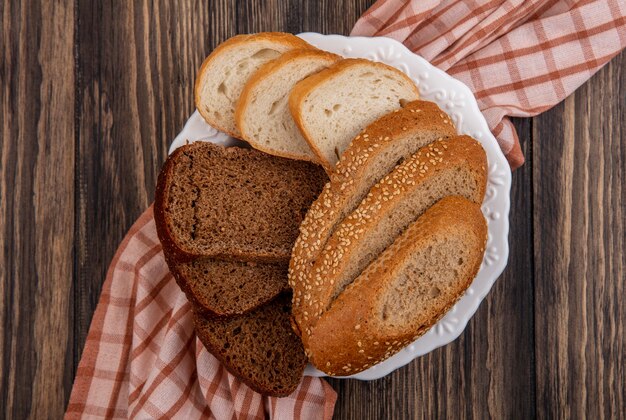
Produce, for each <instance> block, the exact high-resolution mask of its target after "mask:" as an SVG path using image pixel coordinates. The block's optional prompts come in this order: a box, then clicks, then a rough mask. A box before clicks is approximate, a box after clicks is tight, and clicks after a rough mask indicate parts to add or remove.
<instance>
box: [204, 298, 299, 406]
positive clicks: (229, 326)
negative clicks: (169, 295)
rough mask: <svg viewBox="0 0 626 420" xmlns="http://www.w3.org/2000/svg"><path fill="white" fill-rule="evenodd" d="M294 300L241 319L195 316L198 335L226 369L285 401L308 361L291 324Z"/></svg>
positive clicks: (279, 301)
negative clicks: (290, 309)
mask: <svg viewBox="0 0 626 420" xmlns="http://www.w3.org/2000/svg"><path fill="white" fill-rule="evenodd" d="M289 301H290V296H289V295H288V294H283V295H281V296H279V297H278V298H276V299H275V300H273V301H272V302H270V303H268V304H266V305H264V306H261V307H260V308H258V309H255V310H253V311H251V312H248V313H246V314H244V315H241V316H236V317H228V318H207V317H204V316H202V315H201V314H199V313H197V312H194V325H195V329H196V334H197V336H198V338H199V339H200V341H202V343H203V344H204V346H205V347H206V348H207V350H208V351H209V352H210V353H212V354H213V355H214V356H215V357H217V358H218V359H219V360H220V361H221V362H222V364H223V365H224V366H225V367H226V369H227V370H228V371H229V372H230V373H232V374H233V375H235V376H236V377H238V378H239V379H241V380H242V381H243V382H245V383H246V384H248V385H249V386H250V387H251V388H252V389H254V390H255V391H257V392H260V393H261V394H264V395H271V396H275V397H284V396H287V395H289V394H291V393H292V392H293V391H294V390H295V389H296V387H297V386H298V384H299V383H300V380H301V379H302V374H303V372H304V367H305V366H306V363H307V359H306V356H305V354H304V349H303V347H302V343H301V342H300V339H299V338H298V336H297V335H295V334H294V332H293V330H292V329H291V326H290V324H289V306H290V303H289Z"/></svg>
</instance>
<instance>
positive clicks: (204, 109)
mask: <svg viewBox="0 0 626 420" xmlns="http://www.w3.org/2000/svg"><path fill="white" fill-rule="evenodd" d="M303 48H313V47H312V46H311V45H309V44H308V43H306V42H305V41H303V40H302V39H300V38H298V37H297V36H294V35H291V34H286V33H282V32H263V33H258V34H252V35H237V36H234V37H232V38H230V39H229V40H227V41H225V42H223V43H222V44H220V45H219V46H218V47H217V48H215V49H214V50H213V52H212V53H211V54H210V55H209V56H208V57H207V58H206V60H204V63H202V67H201V68H200V71H199V72H198V76H197V79H196V84H195V89H194V95H195V101H196V108H198V111H199V112H200V115H202V116H203V117H204V119H205V120H206V122H207V123H209V124H210V125H211V126H213V127H215V128H217V129H218V130H221V131H224V132H225V133H228V134H229V135H231V136H233V137H240V135H241V133H239V130H238V129H237V126H236V124H235V105H236V104H237V100H239V95H240V94H241V90H242V89H243V86H244V85H245V84H246V82H247V81H248V78H249V77H250V75H252V73H254V72H255V71H256V70H258V69H259V67H261V66H262V65H263V64H265V63H267V62H268V61H270V60H273V59H275V58H277V57H278V56H280V55H281V54H282V53H284V52H287V51H290V50H294V49H303Z"/></svg>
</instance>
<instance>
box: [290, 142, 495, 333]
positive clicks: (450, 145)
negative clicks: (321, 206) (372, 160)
mask: <svg viewBox="0 0 626 420" xmlns="http://www.w3.org/2000/svg"><path fill="white" fill-rule="evenodd" d="M486 168H487V157H486V155H485V152H484V150H483V148H482V146H481V145H480V143H478V142H477V141H476V140H474V139H473V138H471V137H469V136H459V137H452V138H450V139H449V140H439V141H436V142H434V143H430V144H429V145H427V146H424V147H423V148H421V149H420V150H419V151H418V152H417V153H415V154H414V155H412V156H411V157H409V158H407V159H406V160H405V161H404V162H402V163H401V164H400V165H398V166H396V168H395V169H394V170H393V171H392V172H390V173H389V174H388V175H387V176H385V177H384V178H383V179H382V180H381V181H380V182H379V183H378V184H376V185H375V186H373V187H372V189H371V190H370V192H369V193H368V194H367V196H366V197H365V199H363V201H362V202H361V203H360V205H359V206H358V207H357V209H356V210H354V211H353V212H352V213H351V214H350V215H348V216H347V217H346V218H345V219H344V220H343V221H342V222H341V223H340V224H339V225H338V227H337V228H336V229H335V231H334V232H333V234H332V236H331V237H330V239H329V240H328V242H327V243H326V246H325V247H324V251H323V252H322V253H321V254H320V256H319V258H318V259H317V260H316V261H315V264H314V265H313V267H312V268H311V269H310V270H308V275H307V276H306V277H305V279H306V280H305V281H306V283H307V285H310V286H312V288H310V289H308V291H307V293H305V294H304V295H303V296H300V295H298V299H295V300H294V302H297V303H296V304H295V305H294V306H298V309H297V310H295V311H294V320H295V322H296V324H297V325H298V329H299V331H301V332H302V339H303V341H304V343H305V344H306V343H307V340H308V338H309V334H310V332H311V329H312V328H314V326H315V323H316V322H317V320H318V319H319V317H320V316H323V313H324V312H325V311H326V310H327V309H328V307H329V306H330V305H331V302H332V300H333V299H334V298H335V296H337V295H338V294H339V293H340V292H341V291H342V290H343V288H345V287H346V279H348V281H352V280H354V279H355V278H356V277H357V276H358V274H359V272H357V271H356V270H355V268H356V267H358V266H361V267H366V266H367V265H368V263H369V262H371V261H372V260H373V259H374V258H375V257H376V255H377V254H378V252H382V250H384V248H386V245H387V244H384V246H383V247H380V245H381V244H380V243H381V242H382V241H383V240H384V239H383V238H382V237H381V238H378V239H376V238H370V236H373V234H372V232H374V231H375V230H376V229H379V230H380V229H381V227H382V226H385V223H386V221H387V219H388V218H391V217H395V218H396V220H398V219H399V217H400V216H398V215H397V209H398V208H399V207H400V206H402V204H403V203H404V202H405V201H406V200H407V198H408V197H412V196H413V195H414V194H423V195H426V194H430V195H431V197H430V198H425V199H424V200H425V201H424V204H425V205H426V207H425V208H423V209H422V208H412V210H411V211H412V212H414V213H415V214H414V215H412V216H411V218H410V219H409V218H407V219H406V220H405V222H406V223H407V224H409V223H412V222H413V221H414V220H415V218H417V217H419V215H420V213H421V212H422V211H425V210H426V209H427V208H428V207H430V206H431V205H433V204H434V203H435V202H436V201H438V200H440V199H442V198H444V197H445V196H447V195H450V194H451V191H439V192H438V193H435V192H433V191H432V190H425V189H426V188H428V186H429V185H430V184H431V183H433V182H436V181H437V179H438V178H440V177H441V176H442V174H444V173H446V172H447V173H448V174H450V173H454V174H456V173H457V171H460V172H459V173H460V174H463V175H467V181H466V182H462V183H461V182H459V185H463V186H465V187H466V188H470V187H472V186H474V185H475V188H470V190H471V193H468V194H469V196H466V197H465V198H467V199H469V200H471V201H472V202H474V203H476V204H481V203H482V201H483V198H484V195H485V188H486V185H487V169H486ZM453 171H454V172H453ZM470 184H472V185H470ZM422 191H423V192H422ZM427 191H430V192H427ZM457 193H459V192H458V191H457ZM441 194H444V195H441ZM413 217H414V218H413ZM396 223H400V222H396ZM406 226H407V225H404V226H400V228H402V230H404V229H405V228H406ZM385 229H387V230H388V231H389V232H393V230H392V229H390V227H389V226H387V227H386V228H385ZM398 234H401V231H400V232H399V233H398ZM368 235H369V236H368ZM394 235H395V232H394ZM390 239H391V240H393V239H395V238H393V237H392V238H390ZM361 241H378V242H379V243H376V244H373V245H372V246H371V247H374V248H376V247H379V249H380V251H376V252H374V254H375V255H372V256H371V257H370V259H369V260H367V259H364V260H363V261H361V262H360V263H358V264H357V260H358V259H359V258H366V256H363V255H361V256H359V255H358V252H360V251H359V249H360V248H359V246H360V245H364V246H365V245H367V244H366V243H361ZM389 244H390V243H389ZM358 270H361V268H358ZM305 314H306V315H305Z"/></svg>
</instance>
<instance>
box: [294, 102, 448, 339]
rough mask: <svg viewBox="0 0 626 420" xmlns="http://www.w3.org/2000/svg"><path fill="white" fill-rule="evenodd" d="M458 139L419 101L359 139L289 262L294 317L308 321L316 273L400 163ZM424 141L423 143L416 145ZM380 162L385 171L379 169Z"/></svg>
mask: <svg viewBox="0 0 626 420" xmlns="http://www.w3.org/2000/svg"><path fill="white" fill-rule="evenodd" d="M455 135H456V129H455V127H454V125H453V124H452V121H451V120H450V118H449V117H448V116H447V115H446V114H445V113H444V112H443V111H442V110H441V109H440V108H439V107H438V106H437V105H436V104H435V103H433V102H429V101H414V102H409V103H408V104H406V105H405V106H404V108H402V109H400V110H398V111H396V112H392V113H390V114H387V115H385V116H383V117H381V118H380V119H378V120H377V121H375V122H374V123H372V124H370V125H369V126H368V127H367V128H366V129H365V130H363V131H362V132H361V133H360V134H359V135H357V136H356V138H355V139H354V140H353V141H352V143H351V144H350V146H349V147H348V148H347V149H346V151H345V152H344V154H343V155H342V156H341V159H340V160H339V162H338V164H337V166H336V169H335V171H334V172H333V173H332V174H331V176H330V182H329V183H327V184H326V185H325V187H324V189H323V190H322V193H321V194H320V196H319V197H318V199H317V200H315V202H313V204H312V205H311V208H310V209H309V211H308V213H307V215H306V217H305V219H304V221H303V223H302V224H301V225H300V235H299V236H298V239H297V240H296V243H295V245H294V248H293V251H292V255H291V260H290V262H289V285H290V286H291V288H292V289H293V291H294V308H293V311H294V315H295V316H296V318H297V319H303V318H304V316H305V314H303V310H302V306H301V305H302V303H303V300H304V299H305V298H306V297H307V295H309V294H310V291H311V290H312V288H313V287H314V284H313V282H312V278H311V276H310V274H311V272H310V271H311V270H310V269H311V267H312V266H313V264H314V262H315V261H316V259H317V258H318V257H319V254H320V252H321V251H322V250H323V249H324V246H325V245H326V242H327V241H328V238H330V236H331V234H332V233H333V231H334V230H335V228H336V226H337V225H338V224H339V223H340V222H341V221H342V220H343V219H344V218H345V217H346V216H347V215H348V214H349V213H351V212H352V211H353V210H354V209H355V208H356V207H357V206H358V204H359V203H360V202H361V200H362V199H363V198H364V197H365V195H366V194H367V192H368V191H369V190H370V188H371V187H372V186H373V185H374V184H376V183H377V182H378V181H379V180H380V179H381V178H383V177H384V176H385V175H387V173H389V172H390V171H391V170H392V169H393V168H394V167H395V166H396V163H397V161H398V160H399V159H405V158H408V157H409V156H411V155H412V154H414V153H415V152H417V150H419V148H421V147H423V146H425V145H426V144H428V143H431V142H433V141H435V140H437V139H445V138H449V137H452V136H455ZM418 136H422V137H423V138H420V139H419V140H416V139H417V138H418ZM380 161H383V162H384V165H381V167H380V168H374V165H375V163H376V162H380ZM296 331H297V332H298V333H299V334H300V331H298V330H296Z"/></svg>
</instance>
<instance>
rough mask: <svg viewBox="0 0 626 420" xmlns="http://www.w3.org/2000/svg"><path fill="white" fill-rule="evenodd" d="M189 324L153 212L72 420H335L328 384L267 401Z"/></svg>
mask: <svg viewBox="0 0 626 420" xmlns="http://www.w3.org/2000/svg"><path fill="white" fill-rule="evenodd" d="M191 317H192V315H191V305H190V304H189V303H188V302H187V299H186V298H185V294H184V293H183V292H181V291H180V289H179V287H178V285H177V284H176V281H175V280H174V278H173V277H172V275H171V274H170V272H169V270H168V268H167V265H166V263H165V260H164V257H163V252H162V250H161V244H160V243H159V239H158V238H157V233H156V227H155V223H154V218H153V214H152V207H150V208H149V209H148V210H147V211H146V212H145V213H144V214H143V215H142V216H141V217H140V218H139V220H137V222H135V224H134V225H133V227H132V228H131V229H130V231H129V232H128V234H127V235H126V238H125V239H124V241H123V242H122V244H121V245H120V247H119V249H118V250H117V253H116V254H115V256H114V257H113V261H112V262H111V266H110V268H109V272H108V273H107V278H106V280H105V282H104V286H103V288H102V294H101V295H100V302H99V303H98V307H97V308H96V312H95V314H94V317H93V320H92V321H91V327H90V329H89V335H88V337H87V343H86V344H85V350H84V351H83V356H82V358H81V360H80V364H79V365H78V372H77V374H76V379H75V380H74V388H73V389H72V395H71V397H70V402H69V405H68V407H67V412H66V418H68V419H73V418H81V417H90V418H93V417H98V418H102V417H105V418H112V417H113V418H138V419H156V418H184V419H199V418H216V419H249V418H252V419H263V418H265V417H267V416H270V417H271V418H274V419H291V418H306V419H329V418H331V417H332V413H333V408H334V406H335V401H336V399H337V394H336V393H335V391H333V389H332V388H331V387H330V385H328V384H327V383H326V382H325V381H324V380H322V379H319V378H312V377H305V378H304V379H303V380H302V382H301V383H300V386H299V387H298V389H297V390H296V391H295V392H294V393H293V394H291V395H290V396H288V397H285V398H268V397H262V396H261V395H260V394H258V393H256V392H254V391H252V390H251V389H250V388H249V387H248V386H246V385H245V384H243V383H241V382H240V381H239V380H237V379H236V378H235V377H234V376H232V375H231V374H230V373H228V372H227V371H226V369H224V367H223V366H222V365H221V364H220V363H219V362H218V361H217V359H216V358H215V357H213V356H212V355H211V354H210V353H209V352H207V351H206V349H205V348H204V346H203V345H202V343H201V342H200V341H199V340H198V339H197V338H196V336H195V334H194V332H193V322H192V319H191Z"/></svg>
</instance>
